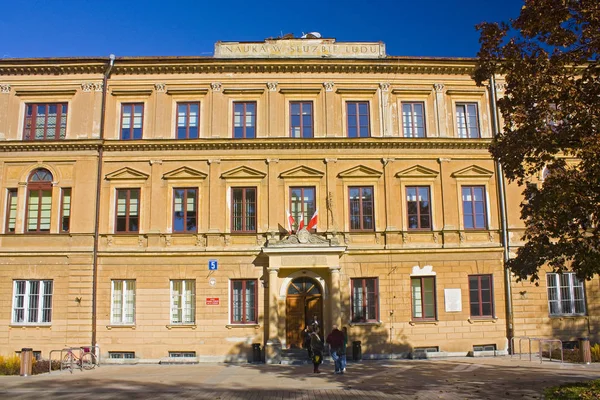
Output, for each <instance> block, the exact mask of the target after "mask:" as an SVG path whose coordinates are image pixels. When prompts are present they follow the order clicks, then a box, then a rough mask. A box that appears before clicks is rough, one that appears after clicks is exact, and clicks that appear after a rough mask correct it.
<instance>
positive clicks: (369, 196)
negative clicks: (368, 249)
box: [348, 186, 374, 231]
mask: <svg viewBox="0 0 600 400" xmlns="http://www.w3.org/2000/svg"><path fill="white" fill-rule="evenodd" d="M348 197H349V201H350V230H352V231H372V230H373V229H374V224H373V205H374V203H373V187H370V186H365V187H349V188H348Z"/></svg>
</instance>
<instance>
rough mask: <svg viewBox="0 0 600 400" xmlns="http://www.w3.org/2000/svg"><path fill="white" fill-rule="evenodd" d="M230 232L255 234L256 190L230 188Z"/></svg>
mask: <svg viewBox="0 0 600 400" xmlns="http://www.w3.org/2000/svg"><path fill="white" fill-rule="evenodd" d="M231 194H232V196H231V198H232V203H233V204H232V207H231V230H232V231H233V232H256V188H231Z"/></svg>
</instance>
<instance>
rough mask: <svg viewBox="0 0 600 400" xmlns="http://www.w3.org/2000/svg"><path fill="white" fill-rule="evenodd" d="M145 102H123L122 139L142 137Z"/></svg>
mask: <svg viewBox="0 0 600 400" xmlns="http://www.w3.org/2000/svg"><path fill="white" fill-rule="evenodd" d="M143 127H144V103H127V104H121V140H137V139H141V138H142V130H143Z"/></svg>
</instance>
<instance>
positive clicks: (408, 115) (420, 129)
mask: <svg viewBox="0 0 600 400" xmlns="http://www.w3.org/2000/svg"><path fill="white" fill-rule="evenodd" d="M402 126H403V128H404V137H414V138H422V137H425V105H424V104H423V103H402Z"/></svg>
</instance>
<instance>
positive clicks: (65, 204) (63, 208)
mask: <svg viewBox="0 0 600 400" xmlns="http://www.w3.org/2000/svg"><path fill="white" fill-rule="evenodd" d="M61 197H62V199H61V201H60V231H61V232H65V233H66V232H69V231H70V230H71V189H70V188H63V189H62V190H61Z"/></svg>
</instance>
